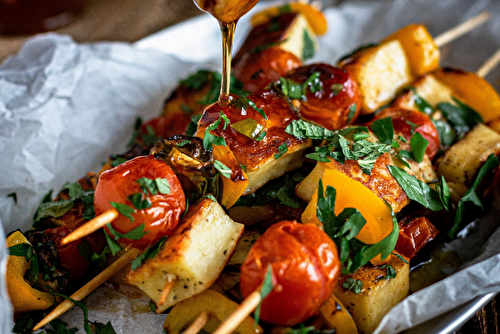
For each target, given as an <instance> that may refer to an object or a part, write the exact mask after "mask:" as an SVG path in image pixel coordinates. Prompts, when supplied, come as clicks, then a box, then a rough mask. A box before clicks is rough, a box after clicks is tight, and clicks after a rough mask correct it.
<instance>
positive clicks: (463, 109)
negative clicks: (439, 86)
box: [437, 98, 484, 136]
mask: <svg viewBox="0 0 500 334" xmlns="http://www.w3.org/2000/svg"><path fill="white" fill-rule="evenodd" d="M453 101H455V103H456V104H457V105H456V106H454V105H453V104H451V103H447V102H441V103H439V104H438V105H437V108H438V109H439V110H441V111H442V112H443V114H444V115H445V116H446V118H447V119H448V122H449V123H450V124H451V126H452V127H453V129H454V130H455V131H456V132H457V134H458V135H459V136H461V135H463V134H465V133H466V132H469V131H470V129H472V128H473V127H474V126H475V125H476V124H478V123H484V121H483V118H482V117H481V115H480V114H479V113H478V112H477V111H475V110H474V109H472V108H470V107H469V106H467V105H466V104H464V103H462V102H460V101H459V100H457V99H456V98H453Z"/></svg>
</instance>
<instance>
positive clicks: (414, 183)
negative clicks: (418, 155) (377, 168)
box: [387, 165, 443, 211]
mask: <svg viewBox="0 0 500 334" xmlns="http://www.w3.org/2000/svg"><path fill="white" fill-rule="evenodd" d="M387 168H388V169H389V172H390V173H391V175H392V176H393V177H394V178H395V179H396V181H397V182H398V183H399V185H400V186H401V188H403V190H404V192H405V193H406V195H407V196H408V197H409V198H410V199H412V200H414V201H416V202H418V203H420V204H422V205H423V206H424V207H426V208H427V209H430V210H433V211H439V210H442V209H443V205H442V204H441V200H440V199H439V195H438V193H437V192H436V191H435V190H434V189H432V188H431V187H429V186H428V185H427V184H426V183H425V182H422V181H420V180H418V179H417V178H416V177H415V176H412V175H410V174H408V173H407V172H406V171H404V170H402V169H400V168H398V167H395V166H390V165H388V166H387Z"/></svg>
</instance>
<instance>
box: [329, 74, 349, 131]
mask: <svg viewBox="0 0 500 334" xmlns="http://www.w3.org/2000/svg"><path fill="white" fill-rule="evenodd" d="M330 88H331V90H332V94H333V96H337V95H338V94H339V93H340V92H341V91H342V90H343V89H344V85H343V84H341V83H334V84H332V85H331V86H330ZM347 123H349V122H347Z"/></svg>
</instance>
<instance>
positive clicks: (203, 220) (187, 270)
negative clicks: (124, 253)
mask: <svg viewBox="0 0 500 334" xmlns="http://www.w3.org/2000/svg"><path fill="white" fill-rule="evenodd" d="M242 233H243V225H242V224H238V223H235V222H234V221H232V220H231V218H229V216H227V215H226V214H225V212H224V210H223V209H222V207H221V206H220V205H219V204H218V203H217V202H214V201H212V200H211V199H209V198H205V199H203V200H202V201H201V202H200V203H199V204H198V205H197V206H196V207H193V208H192V209H190V211H189V213H188V214H187V216H186V217H185V218H184V219H183V220H182V221H181V223H180V224H179V225H178V226H177V228H176V230H175V231H174V233H173V234H172V235H171V236H170V237H169V238H168V239H167V241H166V242H165V243H164V244H163V245H162V247H161V249H160V251H159V252H158V254H157V255H156V256H155V257H154V258H151V259H148V260H146V261H145V262H144V264H143V265H142V266H141V267H140V268H137V269H136V270H132V271H130V273H129V274H128V276H127V280H128V282H129V283H130V284H133V285H135V286H137V287H138V288H139V289H141V290H142V291H144V292H145V293H146V294H147V295H148V296H149V297H150V298H151V299H152V300H153V301H154V302H155V303H156V312H157V313H161V312H163V311H165V310H166V309H167V308H169V307H170V306H172V305H174V304H175V303H177V302H179V301H181V300H184V299H186V298H188V297H190V296H193V295H195V294H197V293H199V292H201V291H203V290H205V289H207V288H208V287H209V286H210V285H211V284H212V283H213V282H214V281H215V280H216V279H217V277H218V276H219V274H220V273H221V272H222V269H223V268H224V266H225V265H226V263H227V261H228V260H229V258H230V257H231V254H232V253H233V251H234V249H235V248H236V244H237V242H238V239H239V238H240V236H241V234H242ZM172 280H175V283H174V285H173V288H172V291H171V292H170V293H169V295H168V297H167V300H166V301H165V302H164V303H163V304H162V305H160V304H159V299H160V296H161V293H162V289H163V287H164V286H165V283H166V282H167V281H172Z"/></svg>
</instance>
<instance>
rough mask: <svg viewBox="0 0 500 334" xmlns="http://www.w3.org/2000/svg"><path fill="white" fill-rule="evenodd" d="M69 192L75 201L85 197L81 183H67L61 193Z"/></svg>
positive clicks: (71, 198)
mask: <svg viewBox="0 0 500 334" xmlns="http://www.w3.org/2000/svg"><path fill="white" fill-rule="evenodd" d="M64 190H68V194H69V198H70V200H72V201H74V200H76V199H80V198H81V197H82V196H83V189H82V186H81V185H80V183H77V182H68V183H66V184H65V185H64V186H63V187H62V189H61V191H64Z"/></svg>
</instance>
